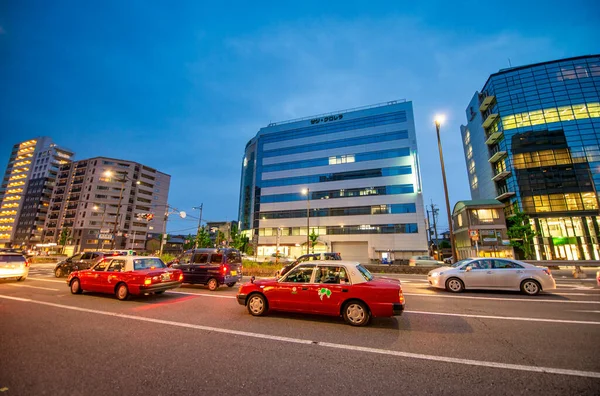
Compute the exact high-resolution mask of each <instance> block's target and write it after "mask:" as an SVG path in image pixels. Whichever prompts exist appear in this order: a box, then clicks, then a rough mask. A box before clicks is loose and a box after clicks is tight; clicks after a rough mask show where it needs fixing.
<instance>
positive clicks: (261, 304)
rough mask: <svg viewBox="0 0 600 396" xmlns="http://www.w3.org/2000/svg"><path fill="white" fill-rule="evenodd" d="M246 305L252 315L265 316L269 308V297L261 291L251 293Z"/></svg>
mask: <svg viewBox="0 0 600 396" xmlns="http://www.w3.org/2000/svg"><path fill="white" fill-rule="evenodd" d="M246 307H247V308H248V312H250V315H252V316H263V315H264V314H265V313H267V310H268V309H269V305H268V303H267V299H266V298H265V296H263V295H262V294H259V293H254V294H250V296H248V299H247V300H246Z"/></svg>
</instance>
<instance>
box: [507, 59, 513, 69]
mask: <svg viewBox="0 0 600 396" xmlns="http://www.w3.org/2000/svg"><path fill="white" fill-rule="evenodd" d="M508 67H512V63H510V58H508Z"/></svg>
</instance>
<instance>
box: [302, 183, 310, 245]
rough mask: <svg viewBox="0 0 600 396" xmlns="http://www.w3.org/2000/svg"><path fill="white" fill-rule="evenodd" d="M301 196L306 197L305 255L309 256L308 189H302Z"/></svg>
mask: <svg viewBox="0 0 600 396" xmlns="http://www.w3.org/2000/svg"><path fill="white" fill-rule="evenodd" d="M302 194H304V195H306V254H309V253H310V251H309V247H310V189H309V188H303V189H302Z"/></svg>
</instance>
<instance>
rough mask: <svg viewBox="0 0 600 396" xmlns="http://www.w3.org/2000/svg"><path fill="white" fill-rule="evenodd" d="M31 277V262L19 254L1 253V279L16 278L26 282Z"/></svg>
mask: <svg viewBox="0 0 600 396" xmlns="http://www.w3.org/2000/svg"><path fill="white" fill-rule="evenodd" d="M27 275H29V261H27V259H26V258H25V256H23V255H22V254H19V253H9V252H1V253H0V278H16V279H17V280H18V281H24V280H25V279H27Z"/></svg>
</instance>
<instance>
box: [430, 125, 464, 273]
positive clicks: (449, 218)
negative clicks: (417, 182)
mask: <svg viewBox="0 0 600 396" xmlns="http://www.w3.org/2000/svg"><path fill="white" fill-rule="evenodd" d="M442 122H444V116H441V115H438V116H436V117H435V130H436V132H437V141H438V150H439V152H440V165H441V167H442V181H443V182H444V196H445V198H446V213H447V214H448V230H449V231H450V245H451V248H452V262H456V260H457V259H458V255H457V254H456V244H455V240H454V231H453V230H452V215H451V214H450V200H449V199H448V185H447V183H446V169H445V168H444V154H443V153H442V141H441V139H440V126H441V124H442Z"/></svg>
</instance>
